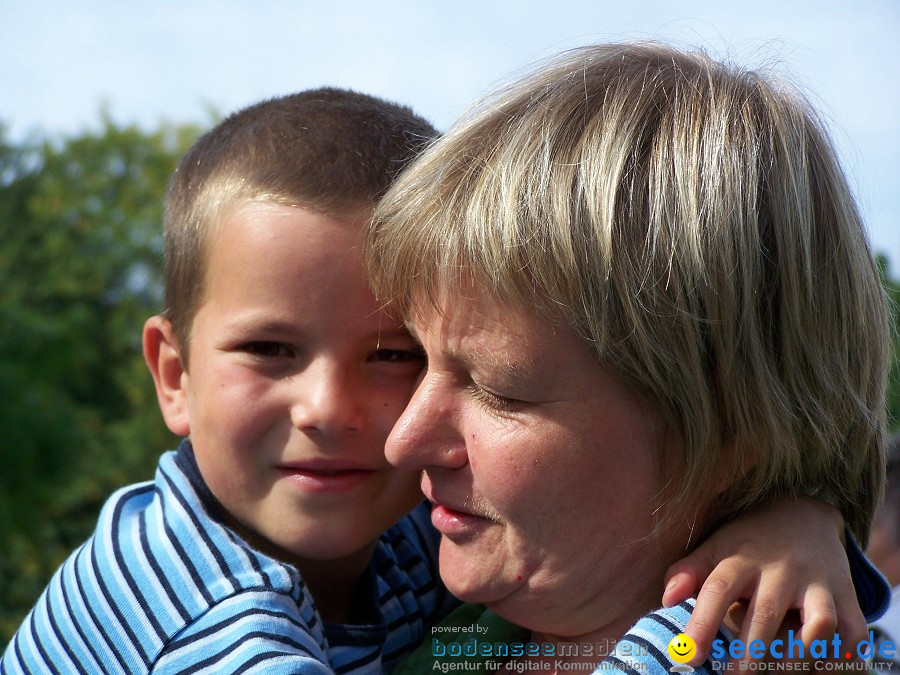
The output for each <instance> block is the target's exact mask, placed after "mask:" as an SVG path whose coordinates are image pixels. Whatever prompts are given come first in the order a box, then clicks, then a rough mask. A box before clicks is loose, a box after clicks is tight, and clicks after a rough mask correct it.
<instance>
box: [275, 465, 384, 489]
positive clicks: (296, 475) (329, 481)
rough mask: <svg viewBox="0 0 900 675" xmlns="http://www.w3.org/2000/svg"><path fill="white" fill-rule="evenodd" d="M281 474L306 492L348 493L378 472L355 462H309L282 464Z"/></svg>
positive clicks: (279, 469) (279, 467)
mask: <svg viewBox="0 0 900 675" xmlns="http://www.w3.org/2000/svg"><path fill="white" fill-rule="evenodd" d="M276 468H277V469H278V471H279V473H281V474H282V476H284V478H286V479H287V480H289V481H291V483H293V484H294V485H296V486H297V487H298V488H300V489H301V490H303V491H304V492H311V493H320V492H346V491H348V490H352V489H353V488H355V487H357V486H359V485H362V484H363V483H365V482H366V481H368V479H369V478H371V477H373V476H374V475H375V474H376V473H377V472H378V470H377V469H373V468H369V467H366V466H362V465H360V464H357V463H354V462H344V461H330V460H325V461H309V462H299V463H296V464H294V463H291V464H281V465H279V466H278V467H276Z"/></svg>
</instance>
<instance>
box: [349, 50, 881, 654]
mask: <svg viewBox="0 0 900 675" xmlns="http://www.w3.org/2000/svg"><path fill="white" fill-rule="evenodd" d="M367 256H368V263H369V265H370V269H371V271H372V274H373V278H374V281H375V286H376V288H377V290H378V291H379V292H380V293H381V294H382V295H383V296H384V297H385V298H387V299H390V300H392V301H394V302H395V303H396V304H397V305H398V306H399V307H400V308H401V309H402V310H403V311H405V312H406V313H407V315H408V316H409V321H410V324H411V327H412V328H413V329H414V330H415V332H416V334H417V335H418V337H419V339H420V340H421V341H422V344H423V346H424V348H425V350H426V352H427V355H428V361H429V364H428V370H427V372H426V374H425V375H424V377H423V379H422V382H421V384H420V386H419V388H418V390H417V392H416V394H415V395H414V397H413V400H412V402H411V403H410V405H409V407H408V409H407V411H406V413H405V414H404V416H403V417H402V418H401V420H400V422H399V423H398V425H397V426H396V427H395V429H394V432H393V433H392V436H391V439H390V440H389V443H388V450H387V452H388V458H389V459H390V460H391V461H392V462H394V463H396V464H398V465H400V466H402V467H405V468H422V469H424V477H423V489H424V490H425V493H426V495H427V496H428V497H429V498H430V499H431V500H432V501H433V502H434V503H435V505H436V507H435V509H434V512H433V522H434V523H435V525H436V526H437V528H438V529H439V530H440V531H441V533H442V534H443V538H442V544H441V554H440V555H441V557H440V564H441V574H442V577H443V578H444V581H445V582H446V584H447V586H448V587H449V589H450V590H451V591H452V592H453V593H454V594H456V595H457V596H459V597H460V598H461V599H463V600H464V601H467V602H477V603H484V604H486V605H487V606H488V607H489V608H490V609H491V610H492V611H493V612H495V613H496V614H497V615H499V616H500V617H502V618H503V619H504V620H505V621H507V622H511V623H512V624H515V625H518V626H520V627H522V628H523V629H526V630H527V631H530V633H531V640H532V641H533V642H535V643H538V644H541V645H550V646H552V648H553V651H554V654H560V653H561V652H563V651H564V650H565V651H567V652H571V649H566V645H569V646H571V645H572V644H573V643H578V644H595V645H596V644H601V643H603V642H604V641H606V643H607V644H609V641H613V644H615V641H617V640H619V639H620V638H621V637H622V636H623V635H624V634H626V632H628V631H629V627H631V626H632V625H633V624H634V623H635V622H636V621H638V620H639V619H641V617H642V616H645V615H648V613H651V612H653V610H654V608H655V607H656V601H655V597H656V596H655V592H654V591H655V589H656V588H658V587H659V585H660V583H661V581H662V578H663V575H664V572H665V569H666V567H667V566H668V565H669V564H670V563H671V562H673V561H674V560H675V559H677V558H678V557H679V556H680V555H682V554H683V552H684V551H685V550H686V549H689V548H690V547H691V546H692V545H694V544H695V543H696V542H697V540H698V539H699V538H700V537H701V536H702V535H703V533H705V532H706V531H708V530H709V529H710V528H711V527H714V526H715V525H717V524H719V523H721V522H722V521H723V520H724V519H725V518H727V517H729V516H732V515H734V514H736V513H738V512H741V511H743V510H745V509H747V508H748V507H750V506H751V505H754V504H757V503H759V502H761V501H763V500H765V499H768V498H770V497H772V496H773V495H784V494H813V495H816V496H819V497H820V498H822V499H824V500H825V501H828V502H830V503H833V504H835V505H837V506H838V507H839V508H840V510H841V512H842V513H843V515H844V518H845V520H846V522H847V523H848V525H849V527H850V529H851V531H852V532H853V534H854V535H855V536H856V537H857V538H858V539H859V540H860V541H861V542H864V541H865V539H866V537H867V535H868V528H869V523H870V520H871V516H872V512H873V509H874V506H875V504H876V502H877V499H878V496H879V494H880V490H881V482H882V480H883V466H882V459H881V458H882V452H883V442H884V441H883V432H884V389H885V374H886V372H887V363H888V361H887V359H888V347H887V328H886V325H887V324H886V316H885V309H884V301H883V297H882V294H881V289H880V285H879V280H878V275H877V271H876V268H875V265H874V263H873V260H872V256H871V253H870V251H869V248H868V245H867V242H866V238H865V235H864V231H863V227H862V225H861V222H860V219H859V215H858V213H857V210H856V208H855V205H854V203H853V200H852V197H851V196H850V194H849V190H848V188H847V183H846V180H845V178H844V176H843V174H842V172H841V170H840V168H839V167H838V165H837V162H836V159H835V157H834V152H833V149H832V147H831V145H830V142H829V141H828V139H827V136H826V134H825V133H824V131H823V130H822V127H821V124H820V123H819V122H818V121H817V119H816V117H815V115H814V114H813V112H812V111H811V109H810V107H809V105H808V104H807V103H806V102H805V101H804V100H803V99H802V98H801V97H800V96H799V95H798V94H797V93H796V92H794V91H793V90H792V89H791V88H789V87H787V86H786V85H785V84H783V83H781V82H780V81H778V80H775V79H774V78H772V77H770V76H764V75H761V74H758V73H753V72H746V71H742V70H739V69H736V68H732V67H728V66H725V65H722V64H719V63H716V62H714V61H712V60H711V59H709V58H707V57H706V56H704V55H702V54H688V53H683V52H680V51H678V50H675V49H672V48H669V47H665V46H660V45H655V44H631V45H607V46H600V47H590V48H584V49H580V50H575V51H574V52H572V53H569V54H566V55H564V56H563V57H562V58H560V59H558V60H556V61H555V62H553V63H551V64H549V65H548V66H546V67H545V68H543V69H541V70H540V71H538V72H536V73H535V74H533V75H531V76H529V77H526V78H525V79H524V80H523V81H521V82H519V83H518V84H516V85H514V86H512V87H511V88H510V89H509V90H506V91H502V92H500V93H499V94H498V95H497V96H495V97H493V98H491V99H489V100H488V101H486V102H485V103H484V104H483V105H482V106H480V107H479V108H478V109H477V110H476V112H475V113H474V114H473V115H472V116H471V117H469V118H468V119H466V120H464V121H463V122H461V123H460V124H458V125H457V126H456V127H455V128H454V129H452V130H451V131H450V132H449V133H448V134H447V135H446V136H445V137H444V138H443V139H441V140H440V141H439V142H438V143H437V144H435V145H434V146H433V147H432V148H431V150H430V151H429V152H428V153H426V155H425V157H424V158H422V159H421V160H420V161H419V162H417V163H416V164H415V165H414V166H413V168H412V169H411V170H409V171H408V172H407V174H406V175H405V176H403V177H402V178H401V179H400V181H399V182H398V184H397V185H396V186H395V187H394V188H393V189H392V190H391V192H390V193H389V194H388V196H387V198H386V199H385V200H384V202H383V203H382V205H381V207H380V208H379V211H378V213H377V215H376V219H375V224H374V227H373V229H372V234H371V236H370V240H369V246H368V251H367ZM663 619H664V620H665V621H669V620H670V619H672V620H673V621H676V622H677V621H681V620H682V619H683V617H674V619H673V617H672V616H666V617H662V618H660V615H655V618H654V616H651V617H650V618H649V619H645V620H644V622H645V623H646V622H647V621H649V622H650V623H651V624H653V625H656V624H659V623H660V622H662V621H663ZM654 621H655V622H656V623H655V624H654V623H653V622H654ZM494 625H496V624H494ZM640 625H641V624H639V626H640ZM650 633H653V631H652V630H651V631H650ZM665 634H666V633H665V631H661V632H658V634H657V633H654V634H653V635H651V636H650V637H648V638H647V639H648V640H651V642H652V641H653V640H657V641H659V640H663V637H661V636H664V635H665ZM629 635H634V631H631V632H630V633H629ZM642 639H643V638H642ZM619 646H620V647H621V645H619ZM665 646H666V642H659V643H654V644H653V647H654V649H657V650H660V649H662V650H664V649H665ZM548 649H549V647H548ZM570 656H571V660H573V661H578V662H579V663H580V664H582V665H584V664H590V663H596V660H597V659H596V657H595V654H592V655H591V656H590V657H585V656H584V654H583V653H580V654H575V655H570ZM620 656H621V654H620ZM522 658H525V656H524V655H523V657H522ZM648 658H649V660H651V661H652V660H653V659H652V658H650V657H648ZM629 663H631V662H629ZM531 665H535V664H534V663H532V664H531ZM538 665H540V664H538ZM656 665H657V666H658V665H659V663H656ZM508 667H516V664H515V663H512V662H511V663H510V664H508Z"/></svg>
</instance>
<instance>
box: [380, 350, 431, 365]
mask: <svg viewBox="0 0 900 675" xmlns="http://www.w3.org/2000/svg"><path fill="white" fill-rule="evenodd" d="M369 360H370V361H381V362H385V363H408V362H410V361H412V362H416V363H421V362H423V361H424V360H425V352H424V351H422V350H410V349H376V350H375V352H373V353H372V355H371V356H370V357H369Z"/></svg>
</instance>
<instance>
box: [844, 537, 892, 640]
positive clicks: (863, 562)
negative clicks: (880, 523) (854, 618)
mask: <svg viewBox="0 0 900 675" xmlns="http://www.w3.org/2000/svg"><path fill="white" fill-rule="evenodd" d="M847 560H848V562H849V563H850V576H851V577H852V578H853V587H854V588H855V589H856V599H857V601H858V602H859V608H860V609H861V610H862V613H863V614H864V615H865V617H866V621H867V622H869V623H871V622H873V621H875V619H877V618H878V617H880V616H881V615H882V614H884V613H885V611H887V608H888V605H889V604H891V587H890V585H889V584H888V582H887V579H885V578H884V576H882V574H881V572H879V571H878V569H877V568H876V567H875V565H873V564H872V561H871V560H869V559H868V558H867V557H866V555H865V553H863V552H862V550H861V549H860V548H859V544H857V543H856V539H854V538H853V535H852V534H850V530H847Z"/></svg>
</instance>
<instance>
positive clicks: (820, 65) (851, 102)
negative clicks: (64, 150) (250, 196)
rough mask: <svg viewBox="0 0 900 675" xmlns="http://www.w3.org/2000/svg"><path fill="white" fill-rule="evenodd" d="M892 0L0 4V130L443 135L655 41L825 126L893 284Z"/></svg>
mask: <svg viewBox="0 0 900 675" xmlns="http://www.w3.org/2000/svg"><path fill="white" fill-rule="evenodd" d="M898 35H900V0H858V1H855V2H849V1H848V0H817V1H815V2H813V1H808V0H777V1H776V0H755V1H754V2H752V3H751V2H740V3H738V2H732V1H728V0H715V1H713V0H682V1H679V0H646V1H641V0H630V1H629V0H625V1H623V0H615V1H612V0H552V1H544V2H538V1H536V0H519V1H517V2H514V1H512V0H505V1H504V0H347V1H344V2H341V1H339V0H334V1H326V0H321V1H318V2H313V1H304V0H293V1H289V0H253V1H252V2H250V1H249V0H247V1H245V2H237V1H229V0H176V1H170V0H155V1H153V2H149V1H145V0H117V1H111V0H106V1H100V0H79V1H78V2H71V0H0V73H2V75H0V124H3V125H4V126H5V127H6V133H7V134H8V136H9V137H10V138H11V139H13V140H14V141H16V140H22V139H25V138H28V137H29V136H30V135H33V134H44V135H47V134H49V135H59V134H69V133H77V132H81V131H84V130H86V129H92V128H96V127H97V126H98V125H99V120H100V111H101V110H105V111H106V112H107V113H108V114H109V115H110V116H111V117H112V119H113V120H115V121H116V122H119V123H122V124H130V123H135V124H138V125H139V126H141V127H144V128H146V129H152V128H154V127H155V126H156V125H158V124H159V123H161V122H164V121H165V122H172V123H184V122H194V123H200V124H204V125H208V124H209V123H210V121H211V120H212V119H213V116H212V115H213V113H219V114H224V113H228V112H230V111H233V110H236V109H238V108H240V107H243V106H245V105H248V104H250V103H253V102H256V101H258V100H261V99H263V98H267V97H271V96H275V95H280V94H287V93H291V92H295V91H299V90H301V89H306V88H309V87H315V86H322V85H333V86H341V87H350V88H353V89H357V90H359V91H363V92H366V93H371V94H376V95H379V96H382V97H385V98H388V99H391V100H395V101H399V102H402V103H406V104H408V105H410V106H412V107H413V108H414V109H415V110H416V111H417V112H418V113H420V114H422V115H424V116H425V117H427V118H428V119H430V120H431V121H432V122H433V123H435V125H436V126H437V127H438V128H440V129H446V128H447V127H448V126H449V125H450V124H451V123H452V122H453V120H454V119H456V117H457V116H459V115H460V114H462V113H463V112H464V111H465V110H466V109H467V107H468V105H469V104H470V103H472V102H473V101H474V100H476V99H477V98H478V97H479V96H481V95H484V94H486V93H488V92H489V91H490V90H491V89H492V88H493V87H495V86H497V85H498V84H501V83H503V82H504V81H507V80H509V79H511V78H512V77H514V76H515V75H516V74H520V73H521V72H523V70H524V69H526V68H527V67H528V66H529V65H531V64H534V63H535V62H537V61H539V60H541V59H545V58H548V57H550V56H552V55H553V54H555V53H557V52H559V51H562V50H565V49H570V48H573V47H577V46H579V45H583V44H590V43H596V42H604V41H610V40H622V39H635V38H637V39H662V40H666V41H668V42H673V43H675V44H678V45H680V46H685V47H702V48H704V49H707V50H708V51H710V52H711V53H712V54H714V55H717V56H720V57H723V56H727V57H731V58H733V59H734V60H735V61H738V62H740V63H744V64H749V65H753V66H768V67H774V68H775V69H776V70H778V71H780V72H782V73H787V74H789V75H790V76H791V78H792V79H793V80H794V81H795V82H797V83H798V84H799V85H800V86H801V87H803V88H804V89H805V90H806V91H807V92H809V93H810V94H811V96H812V99H813V101H814V102H815V103H816V105H817V106H818V107H819V109H820V110H821V111H822V113H823V114H824V115H825V118H826V119H827V120H829V122H830V125H831V129H832V133H833V136H834V139H835V143H836V145H837V147H838V151H839V153H840V155H841V158H842V161H843V164H844V167H845V170H846V171H847V173H848V175H849V177H850V181H851V185H852V187H853V189H854V191H855V193H856V195H857V198H858V200H859V203H860V207H861V209H862V212H863V215H864V218H865V220H866V223H867V227H868V228H869V232H870V236H871V238H872V241H873V245H874V248H875V250H876V251H879V252H881V253H885V254H887V255H888V257H889V259H890V262H891V271H892V274H893V276H895V277H897V276H900V114H898V110H900V67H898V65H897V64H898V63H900V38H898Z"/></svg>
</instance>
